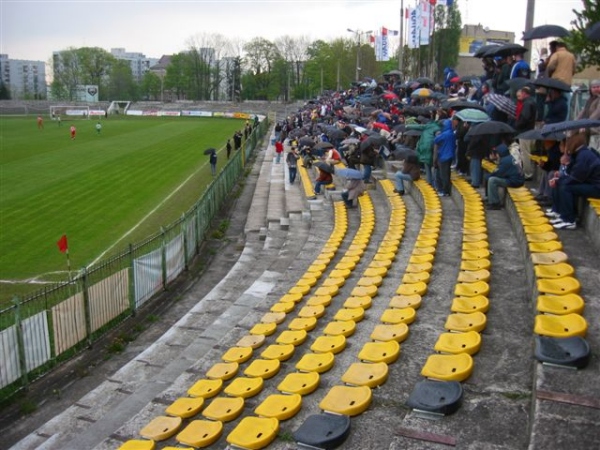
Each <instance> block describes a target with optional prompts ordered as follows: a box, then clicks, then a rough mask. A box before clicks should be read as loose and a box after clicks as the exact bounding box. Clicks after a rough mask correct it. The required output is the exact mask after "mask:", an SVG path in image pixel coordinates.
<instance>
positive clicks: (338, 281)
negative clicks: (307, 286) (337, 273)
mask: <svg viewBox="0 0 600 450" xmlns="http://www.w3.org/2000/svg"><path fill="white" fill-rule="evenodd" d="M345 283H346V279H345V278H343V277H337V278H333V277H327V278H325V279H324V280H323V282H322V283H321V287H330V286H335V287H338V288H340V287H342V286H343V285H344V284H345Z"/></svg>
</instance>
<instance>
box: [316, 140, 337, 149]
mask: <svg viewBox="0 0 600 450" xmlns="http://www.w3.org/2000/svg"><path fill="white" fill-rule="evenodd" d="M313 148H314V149H315V150H323V149H328V148H333V144H332V143H331V142H318V143H316V144H315V146H314V147H313Z"/></svg>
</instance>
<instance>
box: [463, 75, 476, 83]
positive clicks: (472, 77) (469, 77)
mask: <svg viewBox="0 0 600 450" xmlns="http://www.w3.org/2000/svg"><path fill="white" fill-rule="evenodd" d="M478 79H479V77H478V76H477V75H464V76H462V77H460V78H459V79H458V81H460V82H461V83H471V82H472V80H478Z"/></svg>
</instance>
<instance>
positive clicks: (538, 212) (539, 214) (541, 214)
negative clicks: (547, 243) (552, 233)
mask: <svg viewBox="0 0 600 450" xmlns="http://www.w3.org/2000/svg"><path fill="white" fill-rule="evenodd" d="M519 217H521V220H522V219H533V218H535V217H544V218H546V217H545V214H544V212H543V211H542V210H541V209H539V208H538V209H536V210H534V211H522V212H521V214H519Z"/></svg>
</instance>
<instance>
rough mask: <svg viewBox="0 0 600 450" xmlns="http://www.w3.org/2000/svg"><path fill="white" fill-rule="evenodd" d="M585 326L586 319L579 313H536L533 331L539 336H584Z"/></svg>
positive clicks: (586, 326)
mask: <svg viewBox="0 0 600 450" xmlns="http://www.w3.org/2000/svg"><path fill="white" fill-rule="evenodd" d="M587 328H588V325H587V321H586V320H585V319H584V318H583V316H581V315H579V314H565V315H563V316H556V315H550V314H538V315H537V316H535V325H534V328H533V332H534V333H535V334H539V335H541V336H550V337H555V338H566V337H574V336H579V337H585V335H586V333H587Z"/></svg>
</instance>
